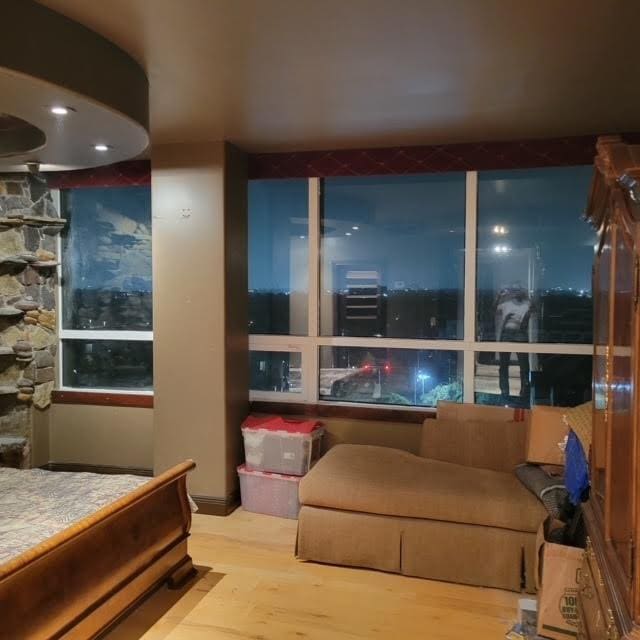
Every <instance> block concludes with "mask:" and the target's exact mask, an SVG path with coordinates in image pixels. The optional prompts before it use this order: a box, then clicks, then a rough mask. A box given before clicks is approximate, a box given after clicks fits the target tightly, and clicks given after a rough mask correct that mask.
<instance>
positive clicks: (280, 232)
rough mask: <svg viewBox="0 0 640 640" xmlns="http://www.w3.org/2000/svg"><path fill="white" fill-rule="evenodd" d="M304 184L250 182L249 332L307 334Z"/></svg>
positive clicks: (306, 206) (306, 197) (306, 192)
mask: <svg viewBox="0 0 640 640" xmlns="http://www.w3.org/2000/svg"><path fill="white" fill-rule="evenodd" d="M308 234H309V188H308V181H307V180H305V179H295V180H251V181H250V182H249V333H253V334H271V335H306V334H307V291H308V284H307V280H308V271H309V269H308V251H309V240H308Z"/></svg>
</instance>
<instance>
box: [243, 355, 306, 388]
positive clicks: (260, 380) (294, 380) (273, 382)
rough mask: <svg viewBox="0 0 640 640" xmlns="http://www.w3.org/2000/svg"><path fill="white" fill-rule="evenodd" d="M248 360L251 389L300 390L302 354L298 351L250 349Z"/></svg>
mask: <svg viewBox="0 0 640 640" xmlns="http://www.w3.org/2000/svg"><path fill="white" fill-rule="evenodd" d="M249 362H250V372H251V377H250V385H251V386H250V389H251V390H253V391H280V392H284V393H301V392H302V356H301V354H300V353H299V352H288V351H251V352H250V353H249Z"/></svg>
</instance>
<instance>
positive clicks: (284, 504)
mask: <svg viewBox="0 0 640 640" xmlns="http://www.w3.org/2000/svg"><path fill="white" fill-rule="evenodd" d="M238 477H239V478H240V497H241V499H242V508H243V509H244V510H245V511H252V512H253V513H265V514H267V515H269V516H279V517H280V518H291V519H294V520H295V519H296V518H297V517H298V512H299V511H300V502H299V501H298V485H299V484H300V477H299V476H285V475H282V474H279V473H266V472H264V471H249V470H248V469H247V468H246V467H245V465H242V466H240V467H238Z"/></svg>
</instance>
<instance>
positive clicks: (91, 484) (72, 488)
mask: <svg viewBox="0 0 640 640" xmlns="http://www.w3.org/2000/svg"><path fill="white" fill-rule="evenodd" d="M149 480H150V478H146V477H143V476H132V475H104V474H98V473H66V472H61V471H55V472H54V471H44V470H42V469H28V470H18V469H7V468H2V467H0V564H2V563H4V562H7V561H8V560H10V559H11V558H14V557H15V556H17V555H19V554H21V553H23V552H24V551H26V550H27V549H29V548H31V547H33V546H35V545H37V544H39V543H40V542H42V541H43V540H46V539H47V538H50V537H51V536H53V535H54V534H56V533H58V532H60V531H62V530H63V529H66V528H67V527H69V526H70V525H71V524H73V523H74V522H77V521H78V520H82V518H84V517H86V516H88V515H90V514H91V513H94V512H95V511H98V510H99V509H101V508H102V507H104V506H106V505H108V504H109V503H111V502H114V501H115V500H118V498H121V497H122V496H124V495H126V494H127V493H129V492H131V491H133V490H134V489H136V488H137V487H139V486H140V485H143V484H145V483H146V482H148V481H149Z"/></svg>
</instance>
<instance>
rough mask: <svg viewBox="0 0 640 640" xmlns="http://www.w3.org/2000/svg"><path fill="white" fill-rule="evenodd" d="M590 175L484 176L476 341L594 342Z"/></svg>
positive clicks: (576, 170) (587, 171) (564, 170)
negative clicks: (585, 217) (588, 216)
mask: <svg viewBox="0 0 640 640" xmlns="http://www.w3.org/2000/svg"><path fill="white" fill-rule="evenodd" d="M592 174H593V168H592V167H590V166H583V167H561V168H551V169H534V170H531V169H526V170H516V171H490V172H482V173H480V174H479V179H478V267H477V278H478V283H477V314H478V324H477V335H478V340H501V341H508V342H564V343H589V342H591V340H592V318H593V316H592V301H591V265H592V263H593V250H594V244H595V242H596V236H595V232H594V230H593V229H592V228H591V226H590V225H589V224H588V223H587V222H585V221H584V220H583V219H582V214H583V212H584V208H585V205H586V198H587V194H588V190H589V182H590V180H591V176H592Z"/></svg>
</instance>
